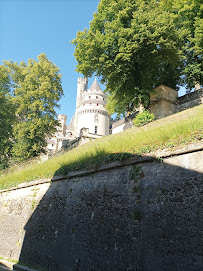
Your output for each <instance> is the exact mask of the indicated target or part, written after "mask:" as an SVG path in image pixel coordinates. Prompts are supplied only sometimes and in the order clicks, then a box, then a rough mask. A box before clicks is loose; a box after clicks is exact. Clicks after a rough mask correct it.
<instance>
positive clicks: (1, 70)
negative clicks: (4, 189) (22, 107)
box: [0, 65, 15, 169]
mask: <svg viewBox="0 0 203 271" xmlns="http://www.w3.org/2000/svg"><path fill="white" fill-rule="evenodd" d="M14 120H15V111H14V105H13V103H12V100H11V96H10V78H9V73H8V69H7V68H6V67H4V66H2V65H1V66H0V169H2V168H4V167H6V166H7V162H8V158H9V156H10V153H11V148H12V144H13V141H12V138H13V135H12V130H13V129H12V127H13V124H14Z"/></svg>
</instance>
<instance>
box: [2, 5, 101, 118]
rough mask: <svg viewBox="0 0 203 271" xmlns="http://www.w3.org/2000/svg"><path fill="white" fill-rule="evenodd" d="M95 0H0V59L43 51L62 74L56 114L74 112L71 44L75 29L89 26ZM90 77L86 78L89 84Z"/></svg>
mask: <svg viewBox="0 0 203 271" xmlns="http://www.w3.org/2000/svg"><path fill="white" fill-rule="evenodd" d="M98 3H99V0H44V1H43V0H42V1H41V0H27V1H26V0H24V1H23V0H21V1H20V0H0V33H1V37H0V61H1V63H2V61H3V60H12V61H14V62H15V61H16V62H20V61H22V60H24V61H25V62H27V61H28V59H29V58H33V59H37V56H38V55H39V54H41V53H45V54H46V55H47V57H48V59H49V60H51V61H53V62H54V63H55V64H56V65H57V66H58V67H59V68H60V70H61V73H62V74H63V77H62V85H63V90H64V96H63V98H62V99H61V101H60V104H61V109H60V110H58V113H63V114H66V115H67V117H68V121H69V120H70V119H71V117H72V115H73V114H74V111H75V102H76V90H77V77H79V76H82V75H80V74H78V73H77V72H76V71H74V70H75V65H76V64H77V63H76V61H75V57H74V55H73V54H74V46H73V45H72V44H70V41H71V40H73V39H74V38H75V37H76V33H77V31H78V30H83V29H84V28H85V27H89V22H90V21H91V20H92V18H93V13H94V12H95V11H96V10H97V6H98ZM93 80H94V78H92V79H90V80H89V86H90V85H91V83H92V82H93Z"/></svg>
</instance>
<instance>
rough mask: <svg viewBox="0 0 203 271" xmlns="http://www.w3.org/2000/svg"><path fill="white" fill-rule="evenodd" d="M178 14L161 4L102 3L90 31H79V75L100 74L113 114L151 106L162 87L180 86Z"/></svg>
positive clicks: (139, 1) (138, 1)
mask: <svg viewBox="0 0 203 271" xmlns="http://www.w3.org/2000/svg"><path fill="white" fill-rule="evenodd" d="M175 16H176V14H175V13H173V12H168V11H167V10H164V8H163V6H162V5H161V1H153V0H148V1H144V0H111V1H108V0H101V1H100V3H99V6H98V9H97V12H95V13H94V18H93V20H92V22H91V23H90V29H89V30H87V29H85V30H84V31H79V32H78V33H77V37H76V39H74V40H73V41H72V43H73V44H74V45H75V57H76V60H77V61H78V64H77V71H78V72H81V73H83V74H84V75H85V76H88V77H89V76H92V75H93V74H94V73H96V74H97V75H98V76H100V78H101V82H102V83H105V84H106V92H107V93H108V94H109V96H110V98H109V101H112V102H110V103H109V108H110V109H111V110H110V111H111V112H110V113H113V111H117V112H119V113H121V112H124V111H125V110H126V109H125V107H126V105H128V108H132V109H133V108H134V107H135V106H138V104H139V103H147V102H148V99H149V93H150V91H152V90H153V88H154V87H155V86H157V85H159V84H161V83H162V84H166V85H168V86H170V87H173V88H174V87H176V85H177V83H178V81H179V78H180V72H181V65H182V63H183V62H182V59H181V53H182V51H181V48H182V44H183V39H182V36H181V35H180V30H179V29H178V28H177V27H176V25H175ZM118 104H119V106H118Z"/></svg>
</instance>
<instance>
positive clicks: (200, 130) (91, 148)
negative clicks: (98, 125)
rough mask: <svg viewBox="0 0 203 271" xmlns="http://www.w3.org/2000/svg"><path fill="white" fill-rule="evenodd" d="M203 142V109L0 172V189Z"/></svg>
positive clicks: (198, 108)
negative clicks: (42, 160)
mask: <svg viewBox="0 0 203 271" xmlns="http://www.w3.org/2000/svg"><path fill="white" fill-rule="evenodd" d="M202 139H203V105H199V106H197V107H194V108H192V109H188V110H185V111H182V112H180V113H177V114H175V115H171V116H169V117H167V118H164V119H160V120H157V121H154V122H152V123H150V124H148V125H146V126H143V127H140V128H136V127H135V128H132V129H129V130H127V131H125V132H123V133H119V134H115V135H110V136H107V137H103V138H101V139H97V140H95V141H92V142H90V143H87V144H85V145H83V146H79V147H77V148H75V149H73V150H71V151H68V152H65V153H63V154H61V155H59V156H56V157H53V158H51V159H49V160H48V161H45V162H41V163H39V162H38V163H37V162H34V163H28V164H24V165H23V166H22V167H20V166H18V167H13V168H10V169H9V171H8V170H7V171H5V172H4V171H2V173H1V175H0V189H6V188H10V187H13V186H16V185H17V184H19V183H22V182H28V181H31V180H36V179H41V178H51V177H53V176H56V175H57V176H58V175H64V174H67V173H68V172H70V171H74V170H84V169H90V168H97V167H98V166H100V165H101V164H106V163H109V162H113V161H118V160H123V159H127V158H128V157H131V156H133V155H141V154H143V153H148V152H151V151H154V150H157V149H164V148H174V147H178V146H181V145H182V146H183V145H188V144H189V143H193V142H198V141H201V140H202Z"/></svg>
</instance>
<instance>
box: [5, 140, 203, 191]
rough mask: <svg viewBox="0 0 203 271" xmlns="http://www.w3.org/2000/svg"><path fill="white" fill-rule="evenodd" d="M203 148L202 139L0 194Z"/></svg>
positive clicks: (34, 182) (14, 188)
mask: <svg viewBox="0 0 203 271" xmlns="http://www.w3.org/2000/svg"><path fill="white" fill-rule="evenodd" d="M202 150H203V141H201V142H199V143H194V144H190V145H187V146H184V147H182V148H179V149H176V150H171V149H163V150H161V149H160V150H157V151H154V152H150V153H146V154H144V155H136V156H135V157H131V158H129V159H126V160H123V161H115V162H113V163H109V164H107V165H102V166H100V167H98V168H93V169H90V170H81V171H72V172H69V173H68V174H67V175H64V176H55V177H53V178H49V179H45V178H44V179H38V180H35V181H30V182H26V183H20V184H18V185H17V186H16V187H12V188H8V189H4V190H1V191H0V194H1V193H4V192H8V191H13V190H17V189H22V188H26V187H31V186H36V185H40V184H44V183H52V182H57V181H61V180H67V179H71V178H75V177H82V176H86V175H89V174H93V173H96V172H101V171H106V170H111V169H115V168H119V167H123V166H130V165H133V164H140V163H146V162H152V161H156V159H160V158H168V157H172V156H178V155H183V154H187V153H192V152H197V151H202Z"/></svg>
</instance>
